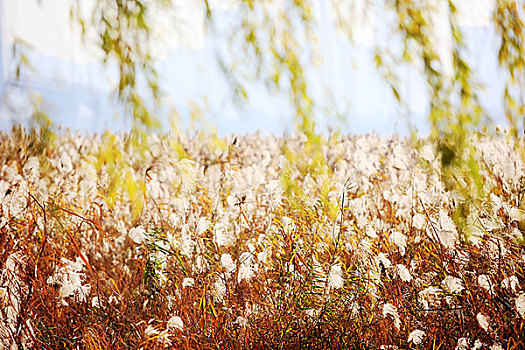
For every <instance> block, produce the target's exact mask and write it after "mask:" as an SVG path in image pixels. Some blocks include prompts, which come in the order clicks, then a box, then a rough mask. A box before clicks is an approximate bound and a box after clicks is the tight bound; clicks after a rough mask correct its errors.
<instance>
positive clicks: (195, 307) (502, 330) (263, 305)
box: [0, 129, 525, 350]
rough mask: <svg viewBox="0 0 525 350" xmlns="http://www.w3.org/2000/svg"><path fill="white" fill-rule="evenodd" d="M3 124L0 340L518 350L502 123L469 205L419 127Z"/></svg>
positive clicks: (524, 246) (521, 181)
mask: <svg viewBox="0 0 525 350" xmlns="http://www.w3.org/2000/svg"><path fill="white" fill-rule="evenodd" d="M0 136H1V139H0V197H1V206H0V270H1V275H0V304H1V306H0V348H2V349H139V348H140V349H458V350H466V349H491V350H498V349H524V348H525V272H524V267H525V238H524V235H523V232H525V203H524V202H523V201H524V194H525V164H524V162H523V160H522V157H521V156H520V153H519V152H518V151H517V149H518V148H519V147H523V145H516V144H515V143H516V142H520V141H519V140H514V139H511V138H509V137H508V135H507V134H505V133H504V132H499V133H496V134H494V135H491V136H483V135H481V134H480V133H478V134H473V136H472V145H473V146H474V147H475V149H476V151H477V155H478V163H479V164H480V174H479V175H480V177H481V178H482V180H483V181H482V185H481V187H480V188H481V189H482V192H483V193H484V194H483V195H480V196H478V197H479V198H481V200H472V201H470V202H469V200H470V198H469V196H468V193H467V195H465V193H460V192H457V191H454V190H452V189H451V188H450V187H449V186H448V185H447V184H446V183H445V182H444V181H443V173H442V166H441V160H440V158H439V157H438V156H437V154H438V153H437V152H436V149H435V147H434V146H433V144H432V143H430V142H429V141H428V140H426V139H417V140H414V139H409V138H402V137H381V136H377V135H339V134H333V135H331V136H326V137H321V139H320V141H319V142H320V145H321V146H320V150H321V153H322V157H321V158H322V159H323V161H319V162H317V161H316V160H315V159H316V158H313V157H311V156H310V155H309V153H308V151H307V150H305V145H307V144H308V143H307V138H306V137H305V136H304V135H301V134H298V135H285V136H272V135H263V134H252V135H246V136H228V137H225V138H218V137H213V136H206V135H204V134H200V133H199V134H194V135H191V136H189V135H181V134H175V133H168V134H163V135H156V134H152V135H149V136H148V139H147V150H146V151H145V152H144V154H143V155H141V156H140V157H139V156H138V154H136V153H134V151H133V148H132V147H129V135H127V134H109V133H106V134H104V135H92V134H81V133H73V132H61V133H59V134H57V135H56V136H55V138H54V140H53V141H52V142H51V145H47V146H45V147H44V145H43V144H42V143H41V142H39V141H38V137H37V136H36V135H35V134H31V133H29V132H26V131H23V130H21V129H17V130H14V131H12V132H9V133H5V132H4V133H2V134H1V135H0ZM108 146H109V147H108ZM112 151H116V153H114V154H113V153H111V152H112ZM117 151H118V152H117ZM104 152H105V153H104ZM108 152H109V153H108ZM101 154H102V155H101ZM115 157H116V158H118V159H116V158H115ZM116 160H118V161H119V162H123V163H124V164H127V165H128V169H131V170H130V171H128V172H126V173H122V174H120V173H118V172H115V169H116V168H114V167H113V165H112V164H113V162H115V161H116ZM458 181H462V180H461V179H459V180H458ZM114 184H118V186H112V185H114ZM465 202H469V203H470V205H469V206H468V208H469V209H465V210H458V208H463V207H462V203H465ZM460 222H461V223H463V224H461V225H459V224H458V223H460Z"/></svg>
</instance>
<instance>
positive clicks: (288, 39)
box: [17, 0, 525, 228]
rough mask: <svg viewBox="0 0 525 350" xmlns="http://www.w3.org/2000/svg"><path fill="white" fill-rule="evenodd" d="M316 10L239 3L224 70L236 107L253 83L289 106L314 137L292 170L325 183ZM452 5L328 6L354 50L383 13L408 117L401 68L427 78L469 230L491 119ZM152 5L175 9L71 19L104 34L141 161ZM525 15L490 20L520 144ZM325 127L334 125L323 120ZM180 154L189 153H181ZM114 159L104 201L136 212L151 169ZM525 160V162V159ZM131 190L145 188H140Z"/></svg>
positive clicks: (378, 56) (425, 0) (123, 10)
mask: <svg viewBox="0 0 525 350" xmlns="http://www.w3.org/2000/svg"><path fill="white" fill-rule="evenodd" d="M314 3H315V1H313V0H264V1H253V0H238V1H237V2H235V3H234V5H235V11H236V12H237V14H238V19H239V20H238V21H233V22H232V25H231V28H230V32H229V33H230V35H229V37H228V43H229V46H230V47H229V50H227V51H226V53H225V52H221V53H219V54H218V61H219V66H220V67H221V68H222V70H223V72H224V73H225V77H226V79H227V81H228V82H229V83H230V86H231V88H232V91H233V92H234V96H235V100H236V101H237V102H238V103H239V104H243V103H244V102H246V100H248V99H249V98H250V97H251V96H250V95H249V92H248V89H247V85H248V84H250V83H251V82H253V81H258V82H262V83H263V84H264V86H265V88H266V89H268V90H269V91H270V92H272V93H277V94H284V95H286V96H287V97H288V100H289V102H290V105H291V106H292V107H293V108H292V114H293V119H294V124H295V126H296V129H297V131H299V132H301V133H303V134H304V135H305V136H306V141H305V143H304V148H303V149H302V150H300V155H299V154H295V155H294V154H293V153H294V152H296V151H294V152H292V151H290V150H285V152H284V153H285V154H286V155H287V157H288V161H289V163H290V164H289V166H291V167H297V168H299V169H300V170H301V173H302V174H303V176H306V174H310V175H311V176H313V177H315V178H316V179H317V180H319V181H326V179H327V178H328V177H329V176H328V175H329V173H330V171H331V169H330V167H328V166H327V163H326V159H324V156H323V153H322V151H321V148H322V147H323V146H326V144H327V143H326V140H323V139H322V138H321V137H320V136H319V134H318V131H317V130H316V128H315V125H316V120H317V118H320V117H321V116H320V115H319V114H320V113H319V112H318V110H320V109H317V110H316V108H317V107H318V106H316V105H315V102H314V99H313V93H312V90H311V88H310V86H311V84H312V83H311V81H310V79H309V77H308V74H307V67H310V66H316V65H317V63H318V62H319V60H320V59H322V55H321V53H320V49H319V47H318V40H319V39H318V37H317V28H318V27H317V22H316V21H317V19H316V16H315V13H314V7H315V4H314ZM455 3H456V2H455V1H453V0H449V1H447V2H442V1H435V0H419V1H412V0H386V1H384V2H383V3H381V4H377V3H375V2H370V1H366V0H364V1H363V3H362V5H363V8H364V10H362V11H358V9H357V7H358V6H357V5H356V4H354V3H351V2H349V1H348V0H331V1H330V6H331V7H332V9H333V10H334V11H333V12H334V14H335V23H336V26H337V29H338V30H340V31H342V32H344V33H346V34H347V36H348V39H349V40H350V41H352V40H355V33H354V30H355V26H354V25H352V21H353V20H356V21H357V20H362V18H360V17H363V16H365V17H366V16H367V9H371V7H370V6H372V5H373V6H374V11H375V7H377V6H380V7H381V11H383V12H384V13H385V17H384V18H388V19H389V20H388V21H386V22H385V23H384V24H382V25H384V26H390V27H389V30H388V31H387V32H388V33H389V35H390V36H391V37H390V38H389V40H383V41H382V42H380V43H379V44H377V45H376V47H375V48H374V52H375V57H374V60H375V64H376V67H377V69H378V71H379V72H380V73H381V74H382V75H383V78H384V80H385V81H386V82H387V83H388V84H389V86H390V87H391V91H392V95H393V97H394V98H395V99H396V100H397V101H398V102H399V103H400V105H401V106H406V103H407V100H406V99H407V97H405V96H403V93H402V91H403V89H402V81H401V79H400V77H399V76H398V72H399V69H397V68H399V67H401V66H404V65H409V66H411V67H419V69H420V73H421V74H422V76H423V77H424V79H425V81H426V88H427V93H428V96H429V106H428V111H429V112H428V120H429V122H430V124H431V135H430V140H431V141H432V143H433V144H434V146H435V149H436V151H437V153H438V155H439V157H440V159H441V168H442V176H443V179H444V182H445V184H446V186H447V188H448V189H449V190H451V191H456V192H457V193H458V196H457V198H458V202H457V203H456V205H457V208H456V215H454V217H455V220H456V223H457V224H458V225H459V226H460V228H461V227H464V226H465V225H466V224H465V217H466V215H467V213H469V212H473V211H476V210H482V207H483V205H484V203H486V202H487V195H486V191H485V190H484V188H483V183H482V181H481V176H480V172H481V171H482V167H481V165H480V163H479V162H478V161H477V154H476V150H475V149H474V148H473V147H472V146H471V143H470V142H469V138H470V136H469V135H471V133H472V131H473V130H476V129H477V128H478V127H479V125H480V124H484V123H486V122H487V120H488V116H487V114H486V112H485V111H484V110H483V108H482V106H481V104H480V101H479V97H478V95H479V93H480V91H481V89H482V86H480V84H478V83H477V81H476V78H475V76H474V74H473V71H472V69H471V67H470V66H469V64H468V62H467V60H466V57H465V53H466V47H465V44H464V42H463V38H462V31H461V29H460V28H459V26H458V24H457V20H458V19H457V15H458V14H457V10H456V7H455ZM151 6H155V7H157V8H159V7H160V8H161V9H162V8H163V7H164V8H166V9H167V8H169V7H170V6H176V5H175V4H174V3H172V2H170V1H167V0H150V1H145V0H97V1H96V5H95V7H94V9H93V12H92V13H91V14H89V16H88V15H86V14H83V13H82V12H81V10H80V1H79V0H76V1H75V2H74V3H73V5H72V7H71V16H72V17H73V18H75V19H76V20H77V22H78V23H79V25H80V26H81V28H82V32H83V33H86V28H87V26H93V27H95V28H96V31H97V38H98V45H99V47H100V48H101V49H102V51H103V62H104V64H106V65H107V66H108V67H115V66H116V67H117V68H118V69H117V71H118V79H117V83H116V86H115V89H114V92H115V97H116V98H117V100H118V101H120V102H121V103H122V105H123V107H124V114H125V115H126V116H130V117H131V120H132V125H133V131H132V133H131V136H130V138H129V147H132V148H133V149H135V150H136V151H137V152H138V153H139V154H141V155H142V156H144V157H145V156H146V153H147V147H146V145H147V142H146V140H147V133H148V132H150V131H154V130H157V129H158V127H159V126H160V122H159V120H158V119H157V117H156V115H158V114H159V111H160V107H161V106H162V105H163V103H164V101H163V93H162V90H161V88H160V78H159V75H158V72H157V69H156V66H155V63H154V60H153V59H152V57H151V47H150V44H151V35H150V31H151V28H152V26H154V25H155V23H150V22H151V21H152V18H151V16H148V10H149V8H150V7H151ZM203 8H204V9H205V11H206V22H207V25H208V27H210V28H211V27H212V26H213V23H214V20H215V17H214V16H215V14H214V10H213V8H212V7H211V6H210V4H209V3H208V1H207V0H204V1H203ZM443 9H444V10H445V11H446V13H448V16H447V19H448V21H447V20H446V21H445V22H446V23H445V28H446V30H450V35H451V52H450V55H451V57H447V56H446V55H447V53H446V52H445V53H444V52H438V46H437V44H436V40H435V31H436V30H439V28H437V26H436V18H437V17H438V15H439V13H440V11H442V10H443ZM524 13H525V3H523V2H521V1H517V0H498V1H497V2H496V5H495V9H494V12H493V25H494V26H495V30H496V32H497V33H498V34H499V37H500V43H499V45H500V46H499V52H498V61H499V65H500V68H501V69H502V70H504V71H505V72H506V74H507V79H506V85H505V89H504V109H505V115H506V117H507V119H508V121H509V124H510V127H511V129H512V134H513V135H514V137H515V138H516V139H517V138H518V137H519V130H520V128H523V116H524V112H525V98H524V91H523V90H524V87H525V76H524V74H523V71H524V67H525V52H524V50H525V49H524V47H525V46H524V35H525V34H524V31H523V29H524V28H523V27H524V25H523V24H524V22H523V20H524ZM357 23H359V21H358V22H357ZM173 25H174V26H177V25H178V23H173ZM440 28H441V29H443V28H442V27H440ZM390 39H391V40H390ZM396 42H399V43H401V46H402V48H401V50H399V48H395V47H392V43H396ZM18 55H19V61H20V62H21V64H25V65H29V62H28V61H27V57H26V56H25V55H24V54H23V53H22V54H20V53H18ZM448 59H451V62H452V64H451V65H452V67H449V65H448ZM18 71H19V70H17V72H18ZM18 74H19V73H17V75H18ZM190 109H191V110H192V112H191V113H192V115H193V119H192V120H199V119H200V118H201V115H203V114H204V111H203V110H202V109H201V107H199V106H198V105H197V104H195V103H193V102H192V105H190ZM325 112H326V111H324V110H323V113H325ZM336 114H337V113H336ZM322 117H323V118H329V117H330V116H329V115H324V114H323V116H322ZM44 124H45V123H44ZM175 124H176V123H175ZM175 124H173V125H175ZM104 137H110V136H108V135H106V136H104ZM111 144H112V143H111V140H108V143H106V145H107V146H108V148H109V147H111ZM519 144H520V143H519V142H516V145H519ZM173 148H174V150H176V151H177V152H182V150H181V148H180V147H178V146H176V145H174V146H173ZM285 148H286V147H285ZM117 149H118V148H113V149H111V150H109V149H108V150H102V151H101V153H100V154H99V158H98V164H99V166H101V164H105V166H106V167H108V169H109V172H110V174H112V176H114V177H115V178H118V180H115V181H110V183H109V185H108V188H107V189H106V194H108V195H109V196H111V195H115V194H116V193H118V192H119V191H120V190H122V189H125V190H126V191H127V192H128V194H129V195H130V198H132V201H133V202H134V204H135V205H136V206H137V207H139V208H140V207H141V198H142V197H143V196H141V195H139V194H138V193H139V192H140V191H143V190H144V189H145V186H144V179H133V180H132V179H131V178H130V177H129V176H128V175H129V174H130V169H131V167H133V168H135V170H136V168H137V167H139V168H143V167H144V168H145V167H146V166H147V164H146V163H147V162H146V161H140V160H138V161H136V162H134V163H133V164H130V163H129V162H125V161H118V160H119V159H120V160H123V156H122V155H121V154H116V153H115V152H117V153H118V152H119V151H118V150H117ZM521 149H522V148H520V150H521ZM182 153H184V152H182ZM182 153H181V154H182ZM522 153H523V155H524V158H525V152H522ZM286 173H289V172H286V171H285V172H284V174H285V175H284V176H285V178H284V179H283V182H284V183H285V186H287V190H289V191H288V192H289V193H290V191H292V192H294V191H296V192H297V193H296V194H300V191H298V188H299V186H300V182H299V183H297V179H290V178H286ZM122 174H124V175H122ZM126 174H128V175H126ZM134 181H138V182H139V184H136V185H132V184H133V182H134ZM292 183H296V187H295V189H293V188H292V187H290V184H292ZM109 202H110V203H111V199H110V200H109ZM138 212H139V211H137V213H138Z"/></svg>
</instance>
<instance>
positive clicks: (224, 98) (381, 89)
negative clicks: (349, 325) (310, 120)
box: [0, 0, 504, 135]
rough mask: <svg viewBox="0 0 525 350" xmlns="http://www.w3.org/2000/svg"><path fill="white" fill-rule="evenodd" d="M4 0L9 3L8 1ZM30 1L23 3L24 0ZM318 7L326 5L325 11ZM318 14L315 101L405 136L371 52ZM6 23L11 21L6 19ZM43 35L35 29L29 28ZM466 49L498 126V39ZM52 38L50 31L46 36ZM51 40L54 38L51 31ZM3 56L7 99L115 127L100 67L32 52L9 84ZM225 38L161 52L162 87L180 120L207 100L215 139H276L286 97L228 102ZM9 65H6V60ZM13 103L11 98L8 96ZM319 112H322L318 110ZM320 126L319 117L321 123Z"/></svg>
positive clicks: (357, 127)
mask: <svg viewBox="0 0 525 350" xmlns="http://www.w3.org/2000/svg"><path fill="white" fill-rule="evenodd" d="M7 1H9V0H7ZM25 1H28V0H25ZM0 2H1V0H0ZM323 5H324V7H323ZM8 7H9V6H5V4H4V6H3V7H2V9H3V10H4V13H3V14H2V17H1V18H2V21H3V23H2V27H1V28H2V30H4V31H5V30H6V29H5V28H6V26H8V25H9V23H6V22H9V20H7V21H6V16H8V14H6V13H5V10H6V8H8ZM317 10H318V11H320V15H319V16H320V19H321V20H320V23H321V24H320V30H319V41H320V43H321V46H322V51H323V53H324V54H325V57H324V64H323V65H322V66H321V67H320V68H313V67H308V69H307V72H308V75H309V77H310V78H311V85H310V87H311V91H312V94H313V96H314V98H315V99H316V100H318V101H319V104H322V103H328V102H330V101H327V100H326V96H325V94H324V90H325V89H326V87H327V86H329V87H330V88H331V89H332V93H333V97H334V100H333V101H332V102H330V103H334V104H337V105H338V107H337V108H338V109H339V110H340V111H341V112H347V120H348V121H347V123H346V124H345V125H344V126H343V131H348V132H353V133H367V132H376V133H379V134H386V135H389V134H393V133H402V134H404V133H405V132H406V129H405V121H404V119H403V118H402V117H399V114H400V109H399V108H398V106H397V104H396V102H395V101H394V99H393V97H392V96H391V93H390V91H389V89H388V88H387V86H386V85H385V84H384V82H383V81H382V79H381V77H380V76H379V74H378V73H377V72H376V70H375V66H374V63H373V56H372V55H373V54H372V47H371V46H369V45H366V43H365V44H363V43H362V42H361V43H359V40H357V41H358V43H357V44H354V45H352V44H350V43H349V42H348V40H347V39H346V38H344V37H343V36H342V35H340V34H338V33H337V32H336V30H335V28H334V27H333V26H332V25H331V24H330V21H329V19H328V17H329V16H328V15H327V14H326V0H319V1H318V7H317ZM230 16H231V11H230V10H216V12H215V23H216V24H217V26H218V31H219V32H221V31H222V30H224V28H221V25H222V26H226V25H227V23H228V21H227V19H228V17H230ZM8 18H9V17H8ZM378 22H379V23H376V24H375V26H374V28H375V37H374V40H379V41H380V40H384V36H385V34H384V33H382V32H384V28H382V26H381V24H380V21H378ZM35 30H41V28H40V29H39V28H35ZM462 30H463V33H464V36H465V41H466V43H467V44H468V48H469V52H470V55H469V62H470V64H471V66H472V68H473V69H474V70H475V71H476V72H477V76H478V78H479V80H480V82H481V83H483V84H484V85H485V91H484V93H483V94H482V103H483V104H484V106H485V107H486V109H487V111H488V112H489V113H490V114H491V115H492V116H493V117H494V119H495V121H496V123H498V124H504V121H503V120H502V118H501V110H502V109H501V91H502V86H503V85H502V84H503V73H502V72H501V71H499V70H498V69H497V61H496V49H495V48H496V47H497V38H496V35H495V33H494V32H493V30H492V29H491V28H490V27H487V26H475V27H472V26H471V27H463V28H462ZM51 33H52V31H51ZM50 35H52V34H50ZM2 40H3V41H4V42H3V43H2V48H3V49H2V50H3V51H4V52H3V55H2V56H0V59H3V62H2V67H4V70H5V71H4V74H3V75H2V77H1V78H2V81H1V82H0V83H1V87H0V93H1V94H2V96H3V95H4V93H5V91H7V90H9V91H10V96H15V97H16V95H20V96H21V97H20V98H19V100H20V103H22V104H23V103H27V101H25V100H24V99H23V95H24V92H25V91H27V90H28V89H31V90H33V91H39V92H40V93H41V94H42V96H43V98H44V101H45V105H44V108H45V110H46V111H47V112H48V114H49V115H50V116H51V117H52V118H53V119H54V120H55V121H56V122H57V123H60V124H63V125H64V126H66V127H71V128H73V129H80V130H90V131H101V130H103V129H105V128H108V127H109V128H112V129H120V128H123V127H124V123H123V122H122V120H115V119H114V114H115V113H116V109H115V106H114V105H113V104H112V103H111V101H110V98H109V97H108V93H109V91H110V86H111V84H110V83H109V82H108V79H107V76H108V74H107V72H105V71H104V70H103V69H102V67H101V66H100V65H98V64H97V63H94V62H87V63H86V62H81V63H79V62H73V61H68V60H67V59H63V58H62V57H59V56H60V55H56V56H54V55H53V54H49V52H47V54H46V53H38V52H36V53H35V52H33V53H31V54H30V60H31V62H32V64H33V65H34V66H35V67H36V69H37V70H36V72H29V71H26V74H24V75H23V76H22V79H21V81H20V82H15V81H14V74H13V69H12V67H13V62H12V61H13V60H12V59H11V58H10V57H9V54H6V52H5V51H6V50H8V51H9V52H10V47H8V46H9V45H7V44H6V43H5V41H7V39H6V38H5V36H2ZM224 42H225V40H224V38H223V37H222V36H221V35H218V34H214V33H209V35H208V37H207V38H206V40H205V41H204V46H203V47H201V48H199V49H190V48H187V47H180V46H179V47H176V48H173V49H171V50H169V51H168V52H167V55H166V56H165V58H164V59H162V60H161V61H160V62H159V66H158V67H159V72H160V76H161V77H162V86H163V88H164V89H165V91H166V93H167V95H168V96H169V98H170V100H171V101H172V103H173V105H174V106H175V107H176V108H177V109H178V110H179V111H180V113H181V114H182V115H183V116H184V115H186V114H187V111H188V108H187V101H188V99H193V100H195V101H197V102H200V101H202V97H203V96H206V99H207V108H206V111H207V114H206V115H207V117H208V119H209V120H210V121H211V122H212V123H213V124H214V125H216V126H217V128H218V132H219V134H221V135H224V134H229V133H241V134H242V133H246V132H253V131H256V130H261V131H268V132H271V133H276V134H280V133H282V132H285V131H292V130H293V127H292V121H291V117H290V116H291V113H292V111H291V109H290V106H289V105H288V104H287V103H286V101H287V100H286V98H284V97H282V96H281V97H279V96H274V95H272V94H270V93H268V92H267V91H266V90H265V88H264V86H262V84H259V83H254V84H251V85H249V86H248V92H249V93H250V95H251V96H252V98H251V99H250V101H249V103H247V104H246V105H245V106H243V107H242V108H238V107H237V106H235V105H234V104H233V103H232V102H231V91H230V89H229V87H228V84H227V82H226V81H225V79H224V77H223V76H222V73H221V72H220V71H219V69H218V66H217V62H216V59H215V50H216V49H224V47H225V43H224ZM6 61H7V62H6ZM400 74H401V78H402V81H403V84H404V87H403V90H402V93H405V94H406V96H407V97H408V101H409V104H410V107H411V113H412V115H411V116H410V120H411V122H412V123H413V124H415V125H416V126H417V127H418V128H419V129H422V130H425V129H426V126H425V122H424V120H425V115H426V105H427V103H426V96H425V93H424V85H423V83H422V81H421V79H420V78H419V77H418V75H417V74H416V73H415V72H414V71H410V70H409V69H407V68H402V69H400ZM14 100H15V101H16V98H15V99H14ZM318 115H323V111H321V110H319V111H318ZM11 122H12V121H11V120H9V119H7V117H6V113H5V108H4V111H3V112H2V114H1V115H0V128H1V129H4V130H5V129H8V128H10V124H11ZM319 124H320V126H321V127H323V126H324V125H323V124H324V120H323V119H322V118H321V119H320V122H319Z"/></svg>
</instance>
